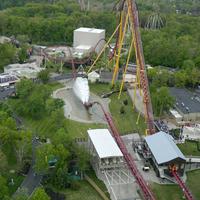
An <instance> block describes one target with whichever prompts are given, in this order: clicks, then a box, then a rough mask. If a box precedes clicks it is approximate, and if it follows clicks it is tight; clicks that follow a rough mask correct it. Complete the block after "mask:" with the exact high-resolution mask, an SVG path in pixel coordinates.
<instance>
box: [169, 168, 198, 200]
mask: <svg viewBox="0 0 200 200" xmlns="http://www.w3.org/2000/svg"><path fill="white" fill-rule="evenodd" d="M172 175H173V176H174V178H175V179H176V181H177V183H178V185H179V186H180V187H181V189H182V191H183V193H184V195H185V197H186V198H187V200H194V198H193V196H192V194H191V192H190V191H189V189H188V188H187V186H186V185H185V183H184V182H183V181H182V179H181V178H180V176H179V175H178V174H177V172H176V171H174V170H172Z"/></svg>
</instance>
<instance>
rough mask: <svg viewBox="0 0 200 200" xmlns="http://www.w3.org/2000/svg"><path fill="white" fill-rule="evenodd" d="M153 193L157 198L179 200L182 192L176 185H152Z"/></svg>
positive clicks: (160, 199)
mask: <svg viewBox="0 0 200 200" xmlns="http://www.w3.org/2000/svg"><path fill="white" fill-rule="evenodd" d="M152 189H153V193H154V194H155V196H156V199H159V200H181V199H182V196H183V193H182V192H181V190H180V189H179V187H178V186H177V185H159V184H156V183H155V184H153V185H152Z"/></svg>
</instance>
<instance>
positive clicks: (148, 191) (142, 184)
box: [89, 102, 156, 200]
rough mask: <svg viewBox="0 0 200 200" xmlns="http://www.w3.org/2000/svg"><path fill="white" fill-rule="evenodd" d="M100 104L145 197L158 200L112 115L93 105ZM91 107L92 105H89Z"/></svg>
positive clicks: (148, 199)
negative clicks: (129, 151)
mask: <svg viewBox="0 0 200 200" xmlns="http://www.w3.org/2000/svg"><path fill="white" fill-rule="evenodd" d="M95 103H96V104H98V105H100V107H101V109H102V111H103V113H104V116H105V118H106V120H107V122H108V125H109V127H110V129H111V131H112V136H113V137H114V138H115V141H116V142H117V144H118V146H119V148H120V150H121V152H122V153H123V156H124V158H125V160H126V163H127V165H128V167H129V169H130V171H131V173H132V174H133V176H134V177H135V178H136V181H137V183H138V185H139V186H140V188H141V190H142V192H143V196H144V199H145V200H156V198H155V197H154V195H153V193H152V191H151V189H150V188H149V186H148V185H147V183H146V181H145V180H144V178H143V177H142V175H141V173H140V172H139V170H138V169H137V166H136V164H135V162H134V160H133V158H132V157H131V155H130V154H129V153H128V150H127V148H126V146H125V144H124V142H123V140H122V138H121V137H120V134H119V132H118V130H117V128H116V127H115V125H114V122H113V119H112V116H111V115H110V113H108V112H106V111H105V110H104V108H103V106H102V105H101V104H100V103H99V102H94V103H92V104H91V105H93V104H95ZM89 106H90V105H89Z"/></svg>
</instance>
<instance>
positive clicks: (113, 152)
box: [88, 129, 124, 175]
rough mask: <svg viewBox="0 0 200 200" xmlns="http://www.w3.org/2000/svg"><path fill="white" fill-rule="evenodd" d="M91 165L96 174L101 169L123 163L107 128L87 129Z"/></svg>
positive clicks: (121, 155)
mask: <svg viewBox="0 0 200 200" xmlns="http://www.w3.org/2000/svg"><path fill="white" fill-rule="evenodd" d="M88 136H89V149H90V154H91V155H92V161H91V162H92V166H93V168H94V170H95V172H96V174H97V175H98V174H99V173H100V171H101V170H105V169H109V168H118V167H119V166H120V165H121V164H123V163H124V159H123V154H122V152H121V150H120V149H119V147H118V145H117V143H116V142H115V140H114V138H113V137H112V135H111V134H110V132H109V130H108V129H92V130H88Z"/></svg>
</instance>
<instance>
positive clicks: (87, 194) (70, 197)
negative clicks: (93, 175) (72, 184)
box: [64, 181, 102, 200]
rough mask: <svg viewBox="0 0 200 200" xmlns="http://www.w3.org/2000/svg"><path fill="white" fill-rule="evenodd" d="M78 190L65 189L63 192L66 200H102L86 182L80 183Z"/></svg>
mask: <svg viewBox="0 0 200 200" xmlns="http://www.w3.org/2000/svg"><path fill="white" fill-rule="evenodd" d="M79 184H80V188H79V190H75V191H74V190H70V189H67V190H65V191H64V194H65V195H66V199H67V200H78V199H80V200H102V198H101V197H100V196H99V194H98V193H97V192H96V191H95V189H93V187H92V186H90V184H89V183H88V182H87V181H80V182H79Z"/></svg>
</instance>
